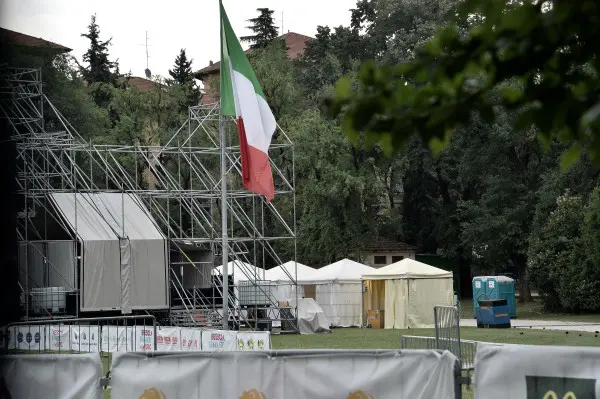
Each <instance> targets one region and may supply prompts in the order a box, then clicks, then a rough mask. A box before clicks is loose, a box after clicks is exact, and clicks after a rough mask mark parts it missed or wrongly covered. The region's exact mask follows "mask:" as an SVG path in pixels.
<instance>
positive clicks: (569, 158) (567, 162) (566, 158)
mask: <svg viewBox="0 0 600 399" xmlns="http://www.w3.org/2000/svg"><path fill="white" fill-rule="evenodd" d="M579 154H581V147H580V146H578V145H573V146H571V148H569V149H568V150H567V151H566V152H565V153H564V154H563V155H562V156H561V157H560V167H561V168H562V169H567V168H568V167H570V166H571V165H573V164H574V163H575V162H576V161H577V159H578V158H579Z"/></svg>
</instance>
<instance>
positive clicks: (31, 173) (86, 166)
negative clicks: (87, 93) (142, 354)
mask: <svg viewBox="0 0 600 399" xmlns="http://www.w3.org/2000/svg"><path fill="white" fill-rule="evenodd" d="M1 75H2V77H1V83H0V117H1V118H6V119H7V120H8V121H9V125H10V126H11V127H12V129H13V136H12V140H14V141H15V142H16V146H17V154H18V155H17V171H18V174H17V180H18V182H17V183H18V190H19V191H18V196H19V200H20V201H21V204H22V208H21V212H19V214H18V227H17V236H18V240H19V242H20V245H19V265H20V285H21V291H22V296H21V301H22V305H23V315H24V318H25V319H32V318H35V317H38V316H46V317H47V316H48V315H52V316H53V317H61V316H62V317H78V316H80V306H79V300H80V299H79V295H80V289H81V287H80V284H81V281H80V280H81V279H80V273H81V267H82V265H81V261H80V260H81V254H82V245H81V242H80V240H78V236H77V232H76V231H73V229H72V228H69V226H67V225H66V224H65V222H64V220H62V219H61V217H60V215H58V214H57V212H56V209H55V207H53V206H52V199H51V196H52V195H53V194H56V193H73V195H76V194H81V193H121V194H122V195H133V196H134V197H135V198H139V199H140V201H141V202H142V203H143V205H144V206H145V209H147V210H148V211H149V213H150V216H151V219H152V220H153V221H154V223H155V225H156V226H157V227H158V228H159V229H160V231H162V233H163V234H164V236H165V238H166V241H167V247H168V254H167V255H168V256H167V259H168V262H167V267H168V280H169V287H170V288H169V293H170V298H169V303H170V305H169V308H168V309H165V310H164V311H163V318H162V319H160V320H165V323H169V324H172V325H180V326H217V325H221V324H222V323H223V322H224V320H223V317H222V315H223V309H224V306H223V304H222V298H223V284H222V282H223V276H222V275H221V272H220V269H218V268H217V267H216V266H220V265H221V264H222V263H225V262H223V261H222V254H223V252H224V251H223V247H222V242H223V241H222V234H223V229H222V225H223V224H222V221H221V216H222V212H221V208H222V201H221V196H222V193H223V191H222V184H221V183H222V177H221V176H222V173H221V172H222V170H221V166H222V161H224V163H225V166H226V169H225V171H226V173H225V176H226V187H227V190H226V191H225V194H226V195H225V202H226V206H227V207H226V209H227V213H226V216H227V222H228V223H227V231H226V242H227V243H228V248H227V249H228V252H229V256H228V257H227V258H228V260H229V261H230V262H231V261H233V262H235V263H236V264H237V265H238V267H237V268H236V271H237V272H238V273H239V271H240V270H241V271H242V272H243V273H244V279H246V280H248V281H249V282H250V283H249V284H248V283H246V284H244V286H243V287H241V286H240V287H237V286H235V287H230V290H228V292H229V295H228V297H229V300H228V302H229V305H228V306H227V308H228V313H229V317H228V320H229V322H228V323H227V324H229V325H234V326H235V325H237V324H238V323H241V324H242V325H246V326H249V327H250V328H257V327H258V328H260V327H261V326H264V324H265V323H266V324H267V325H269V324H271V323H273V322H275V324H277V322H280V323H281V331H282V332H284V331H286V332H287V331H290V332H291V331H296V329H297V320H296V317H297V316H296V315H297V312H296V310H297V309H295V308H293V307H292V308H290V307H286V308H285V309H281V308H280V307H279V303H278V301H277V300H276V299H275V297H274V296H273V294H272V292H271V288H272V285H271V283H270V282H268V281H264V270H265V267H266V266H273V265H279V264H282V263H283V262H284V261H287V260H289V259H281V258H280V256H279V255H278V253H279V252H281V248H285V249H286V251H287V253H294V259H295V251H296V250H295V248H296V242H295V240H296V223H295V220H296V215H295V213H296V209H295V208H296V204H295V181H294V175H295V170H294V167H295V164H294V145H293V143H292V142H291V140H290V139H289V137H288V136H287V135H286V134H285V132H283V131H282V130H281V129H280V128H278V130H277V132H276V134H275V135H274V137H273V142H272V145H271V147H270V158H271V168H272V170H273V176H274V182H275V196H276V198H275V200H274V201H272V202H271V203H267V202H266V201H265V200H264V198H262V197H260V196H257V195H254V194H252V193H250V192H248V191H247V190H246V189H245V188H244V187H243V186H242V184H241V159H240V149H239V144H238V140H237V130H236V126H235V121H234V120H232V119H224V117H221V116H220V114H219V104H211V105H207V106H197V107H190V108H189V115H188V118H187V120H186V122H185V123H184V124H183V125H182V126H181V127H180V128H179V130H177V131H176V132H175V133H174V134H172V135H171V136H170V137H169V138H168V139H167V140H166V141H165V143H164V144H157V145H138V144H137V143H134V144H131V145H117V144H95V143H92V142H90V141H86V140H84V139H83V137H82V135H80V134H79V133H78V132H77V131H76V130H75V128H74V127H73V126H72V125H71V124H70V123H69V121H68V120H67V119H66V118H65V117H64V116H63V115H62V114H61V112H60V110H59V109H57V108H56V107H55V106H54V105H53V104H52V102H51V101H50V100H49V99H48V98H47V97H46V95H45V94H44V93H43V90H42V76H41V71H40V70H39V69H9V68H5V69H3V70H2V71H1ZM220 122H222V123H223V125H224V133H225V134H224V142H223V141H222V139H221V137H220V135H219V133H220V132H219V123H220ZM163 141H164V140H163ZM94 206H98V207H101V206H103V205H102V204H94ZM123 209H124V208H123ZM75 212H76V215H77V210H75ZM75 217H77V216H75ZM57 232H58V233H57ZM59 243H62V244H59ZM53 245H70V248H72V255H73V256H72V258H73V260H74V262H73V265H72V266H70V267H69V270H67V269H65V267H64V265H58V264H56V262H59V261H61V260H57V259H55V258H52V256H50V255H49V253H50V252H49V248H50V247H52V246H53ZM247 264H251V265H255V266H257V268H258V269H255V268H251V267H248V266H247ZM32 265H35V266H32ZM37 265H43V267H42V268H43V270H38V269H39V267H38V266H37ZM34 269H35V270H34ZM257 270H258V271H257ZM234 273H235V272H234ZM261 274H262V275H261ZM238 277H239V276H238ZM289 278H290V280H291V281H292V284H295V282H296V273H295V271H290V275H289ZM235 280H236V278H235V276H233V281H235ZM230 281H231V279H230ZM56 287H61V288H62V289H63V290H64V291H65V292H66V299H64V298H65V296H63V294H62V293H61V294H60V296H59V297H60V300H59V302H60V303H58V304H53V303H49V302H48V301H47V295H46V296H45V297H43V298H46V299H43V300H40V298H42V297H41V296H40V295H39V293H40V292H42V291H44V290H46V291H47V290H50V289H51V288H56ZM242 288H243V290H242ZM46 291H44V292H46ZM242 291H243V292H242ZM294 291H296V292H297V290H294ZM249 293H250V295H249ZM225 297H227V295H225ZM219 299H220V300H221V302H220V303H219ZM63 302H66V303H63ZM70 302H74V303H75V305H74V306H69V303H70ZM296 303H297V302H296ZM69 309H74V311H73V310H69ZM166 312H168V319H167V316H166V315H165V314H166ZM158 313H160V312H158Z"/></svg>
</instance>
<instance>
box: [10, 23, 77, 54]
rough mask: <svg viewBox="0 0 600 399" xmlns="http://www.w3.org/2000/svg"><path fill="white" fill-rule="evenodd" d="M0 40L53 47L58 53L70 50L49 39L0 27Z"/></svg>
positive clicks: (17, 43) (28, 45) (20, 44)
mask: <svg viewBox="0 0 600 399" xmlns="http://www.w3.org/2000/svg"><path fill="white" fill-rule="evenodd" d="M0 42H6V43H10V44H13V45H17V46H25V47H41V48H50V49H55V50H57V52H59V53H67V52H69V51H71V49H70V48H68V47H65V46H63V45H61V44H56V43H53V42H51V41H48V40H45V39H42V38H39V37H34V36H29V35H26V34H24V33H20V32H15V31H13V30H9V29H4V28H0Z"/></svg>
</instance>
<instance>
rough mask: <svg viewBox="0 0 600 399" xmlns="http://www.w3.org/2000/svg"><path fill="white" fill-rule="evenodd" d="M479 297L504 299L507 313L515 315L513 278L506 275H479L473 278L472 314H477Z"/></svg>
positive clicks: (512, 316) (513, 316)
mask: <svg viewBox="0 0 600 399" xmlns="http://www.w3.org/2000/svg"><path fill="white" fill-rule="evenodd" d="M480 299H506V303H507V305H508V315H509V316H510V317H511V318H515V317H517V302H516V300H515V280H513V279H512V278H510V277H507V276H479V277H475V278H473V314H474V315H477V308H478V307H479V304H478V300H480Z"/></svg>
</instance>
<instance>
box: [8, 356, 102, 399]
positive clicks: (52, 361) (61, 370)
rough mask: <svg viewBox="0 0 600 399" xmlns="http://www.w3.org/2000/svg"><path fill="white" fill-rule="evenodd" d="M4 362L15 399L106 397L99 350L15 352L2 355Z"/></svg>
mask: <svg viewBox="0 0 600 399" xmlns="http://www.w3.org/2000/svg"><path fill="white" fill-rule="evenodd" d="M0 364H1V366H0V367H1V369H2V377H3V379H4V382H5V384H6V386H5V387H6V390H8V395H10V396H9V397H11V398H12V399H47V398H61V399H101V398H102V390H101V388H100V378H102V363H101V361H100V355H99V354H97V353H94V354H92V353H90V354H76V355H68V354H61V355H11V356H3V357H0ZM4 394H5V395H6V393H4Z"/></svg>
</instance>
